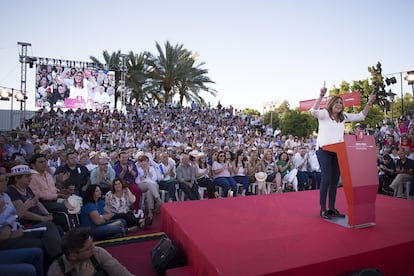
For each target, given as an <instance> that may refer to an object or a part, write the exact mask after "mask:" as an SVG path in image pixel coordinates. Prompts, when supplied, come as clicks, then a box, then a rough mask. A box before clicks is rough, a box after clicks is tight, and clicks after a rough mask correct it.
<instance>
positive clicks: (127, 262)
mask: <svg viewBox="0 0 414 276" xmlns="http://www.w3.org/2000/svg"><path fill="white" fill-rule="evenodd" d="M160 231H161V216H160V215H155V216H154V220H153V225H152V226H149V228H148V229H146V230H144V231H139V232H135V233H132V234H129V235H128V237H126V238H120V239H113V240H109V241H108V240H107V241H102V242H97V243H96V244H97V246H102V247H105V249H106V250H108V252H109V253H111V254H112V256H114V257H115V258H116V259H117V260H118V261H119V262H120V263H121V264H123V265H124V266H125V267H126V268H128V270H129V271H130V272H131V273H133V274H135V275H143V276H144V275H145V276H157V275H158V274H157V273H156V272H155V271H154V270H153V269H152V266H151V257H150V252H151V250H152V249H153V248H154V247H155V245H156V244H157V243H158V241H159V239H155V240H149V241H148V240H147V239H151V237H152V236H158V237H160V235H161V234H162V233H160ZM128 238H130V239H131V240H132V239H135V238H137V239H136V240H135V241H134V242H131V243H127V244H122V241H125V240H128ZM110 243H112V244H113V245H111V244H110ZM119 243H121V244H119ZM119 276H121V275H119Z"/></svg>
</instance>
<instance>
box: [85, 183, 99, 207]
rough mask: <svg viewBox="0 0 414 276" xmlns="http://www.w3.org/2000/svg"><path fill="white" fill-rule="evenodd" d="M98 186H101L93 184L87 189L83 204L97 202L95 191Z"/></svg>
mask: <svg viewBox="0 0 414 276" xmlns="http://www.w3.org/2000/svg"><path fill="white" fill-rule="evenodd" d="M97 187H99V185H96V184H91V185H89V186H88V188H87V189H86V191H85V195H84V196H83V205H85V204H87V203H89V202H95V201H94V200H93V194H94V193H95V190H96V188H97Z"/></svg>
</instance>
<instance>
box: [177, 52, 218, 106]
mask: <svg viewBox="0 0 414 276" xmlns="http://www.w3.org/2000/svg"><path fill="white" fill-rule="evenodd" d="M195 61H196V58H195V55H192V53H191V52H188V51H187V56H184V57H183V59H182V60H181V62H180V67H182V68H181V69H180V70H179V72H180V73H182V74H181V75H180V76H179V77H178V83H177V88H178V94H179V97H180V99H179V102H180V105H181V106H182V104H183V100H184V99H185V100H186V102H191V101H194V102H196V103H204V99H203V97H201V96H200V95H199V92H200V91H202V90H203V91H206V92H208V93H210V94H211V95H213V96H216V94H217V92H216V91H215V90H214V89H211V88H208V87H207V86H206V85H205V84H206V83H214V82H213V81H212V80H211V79H210V78H209V77H207V76H206V74H207V73H208V70H206V69H202V68H201V66H202V65H204V62H202V63H200V64H198V65H197V66H196V67H194V63H195Z"/></svg>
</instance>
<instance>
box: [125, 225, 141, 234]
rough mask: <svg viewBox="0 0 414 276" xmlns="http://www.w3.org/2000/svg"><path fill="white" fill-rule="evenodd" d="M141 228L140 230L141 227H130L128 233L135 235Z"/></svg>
mask: <svg viewBox="0 0 414 276" xmlns="http://www.w3.org/2000/svg"><path fill="white" fill-rule="evenodd" d="M139 228H140V227H139V226H132V227H129V228H127V233H134V232H136V231H138V230H139Z"/></svg>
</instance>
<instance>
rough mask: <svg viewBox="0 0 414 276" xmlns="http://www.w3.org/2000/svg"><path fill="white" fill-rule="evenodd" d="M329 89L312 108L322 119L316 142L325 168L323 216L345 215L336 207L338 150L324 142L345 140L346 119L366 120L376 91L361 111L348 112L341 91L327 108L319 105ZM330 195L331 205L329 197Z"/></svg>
mask: <svg viewBox="0 0 414 276" xmlns="http://www.w3.org/2000/svg"><path fill="white" fill-rule="evenodd" d="M326 92H327V89H326V87H325V83H324V86H323V87H322V88H321V89H320V93H319V97H318V98H317V99H316V101H315V103H314V105H313V106H312V108H311V109H310V112H311V113H312V116H314V117H315V118H317V119H318V123H319V127H318V139H317V143H316V150H317V151H316V155H317V157H318V161H319V164H320V168H321V183H320V206H321V210H320V216H321V217H322V218H323V219H331V218H332V217H345V215H343V214H341V213H340V212H339V211H338V210H337V209H335V200H336V190H337V187H338V181H339V176H340V171H339V164H338V157H337V154H336V153H335V152H331V151H327V150H324V146H326V145H330V144H335V143H339V142H343V141H344V130H345V123H346V122H356V121H362V120H364V119H365V117H366V116H367V114H368V112H369V110H370V109H371V107H372V104H373V103H374V101H375V98H376V96H375V94H374V93H371V95H370V96H369V99H368V102H367V104H366V106H365V107H364V109H363V110H362V111H361V112H359V113H347V112H344V102H343V100H342V98H341V97H340V96H339V95H335V96H332V97H331V98H330V99H329V101H328V103H327V105H326V107H325V108H324V109H319V106H320V104H321V101H322V99H323V97H324V96H325V94H326ZM327 197H328V199H329V200H328V209H327V208H326V207H327V206H326V198H327Z"/></svg>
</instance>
